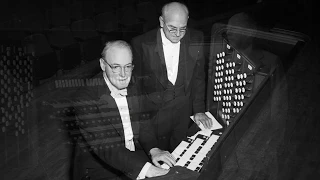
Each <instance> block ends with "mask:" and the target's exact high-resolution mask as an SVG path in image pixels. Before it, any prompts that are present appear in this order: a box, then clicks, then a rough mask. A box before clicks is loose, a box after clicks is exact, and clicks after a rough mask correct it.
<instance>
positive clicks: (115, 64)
mask: <svg viewBox="0 0 320 180" xmlns="http://www.w3.org/2000/svg"><path fill="white" fill-rule="evenodd" d="M111 65H114V66H121V65H120V64H117V63H113V64H111ZM127 65H132V63H128V64H125V65H124V66H127Z"/></svg>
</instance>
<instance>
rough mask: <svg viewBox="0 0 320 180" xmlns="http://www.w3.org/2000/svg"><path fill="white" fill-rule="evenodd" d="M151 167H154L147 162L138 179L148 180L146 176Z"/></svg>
mask: <svg viewBox="0 0 320 180" xmlns="http://www.w3.org/2000/svg"><path fill="white" fill-rule="evenodd" d="M151 165H152V164H151V163H149V162H146V164H145V165H144V166H143V168H142V169H141V171H140V173H139V175H138V177H137V180H139V179H144V178H146V174H147V172H148V170H149V168H150V166H151Z"/></svg>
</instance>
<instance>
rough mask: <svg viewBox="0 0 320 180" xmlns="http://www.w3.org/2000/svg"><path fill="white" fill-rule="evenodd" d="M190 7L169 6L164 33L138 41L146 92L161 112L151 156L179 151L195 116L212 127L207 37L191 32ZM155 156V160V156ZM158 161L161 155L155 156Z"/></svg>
mask: <svg viewBox="0 0 320 180" xmlns="http://www.w3.org/2000/svg"><path fill="white" fill-rule="evenodd" d="M188 18H189V11H188V8H187V7H186V6H185V5H184V4H182V3H178V2H171V3H168V4H166V5H164V6H163V8H162V15H161V16H160V17H159V21H160V28H157V29H154V30H151V31H149V32H147V33H145V34H143V35H141V36H138V37H135V38H133V40H132V46H133V54H134V59H135V62H134V65H135V73H136V75H137V79H139V81H141V84H140V86H141V89H142V91H143V93H144V94H145V95H146V97H147V98H148V99H149V100H150V101H151V103H150V104H148V106H149V107H151V106H152V107H153V108H154V109H156V110H157V111H158V113H157V114H156V115H155V116H154V118H153V119H152V124H153V127H154V131H155V134H156V137H157V138H156V141H155V140H151V138H150V140H149V142H144V143H143V144H145V146H144V148H145V150H146V151H147V152H150V154H151V156H152V154H153V153H152V152H154V154H161V153H162V151H161V150H159V149H158V148H160V149H164V150H169V151H170V152H171V151H173V150H174V149H175V148H176V146H177V145H178V144H179V143H180V142H181V140H183V138H185V137H186V135H187V130H188V125H189V122H190V118H189V116H190V115H194V117H195V122H196V123H197V124H198V123H202V124H204V126H205V127H206V128H210V127H211V126H212V122H211V120H210V118H208V117H207V116H206V115H205V114H204V112H205V72H204V55H203V48H202V43H203V34H202V33H201V32H199V31H196V30H193V29H190V28H187V23H188ZM152 157H153V156H152ZM155 157H156V155H155Z"/></svg>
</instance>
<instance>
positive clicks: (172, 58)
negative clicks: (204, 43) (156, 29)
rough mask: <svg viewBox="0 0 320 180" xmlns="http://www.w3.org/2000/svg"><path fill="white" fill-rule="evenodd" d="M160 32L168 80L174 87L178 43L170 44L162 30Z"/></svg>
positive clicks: (178, 52) (177, 63)
mask: <svg viewBox="0 0 320 180" xmlns="http://www.w3.org/2000/svg"><path fill="white" fill-rule="evenodd" d="M160 32H161V39H162V46H163V53H164V59H165V62H166V67H167V75H168V79H169V81H170V82H171V83H172V84H173V85H174V84H175V82H176V80H177V74H178V66H179V54H180V41H179V42H178V43H172V42H171V41H169V40H168V39H167V38H166V36H165V34H164V32H163V29H162V28H161V29H160Z"/></svg>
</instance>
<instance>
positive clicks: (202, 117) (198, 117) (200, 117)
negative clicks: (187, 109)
mask: <svg viewBox="0 0 320 180" xmlns="http://www.w3.org/2000/svg"><path fill="white" fill-rule="evenodd" d="M194 122H196V123H197V125H198V126H199V125H200V124H199V123H202V124H203V126H204V128H206V129H210V128H211V126H212V120H211V119H210V118H209V117H208V116H207V115H206V114H205V113H197V114H195V115H194Z"/></svg>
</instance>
